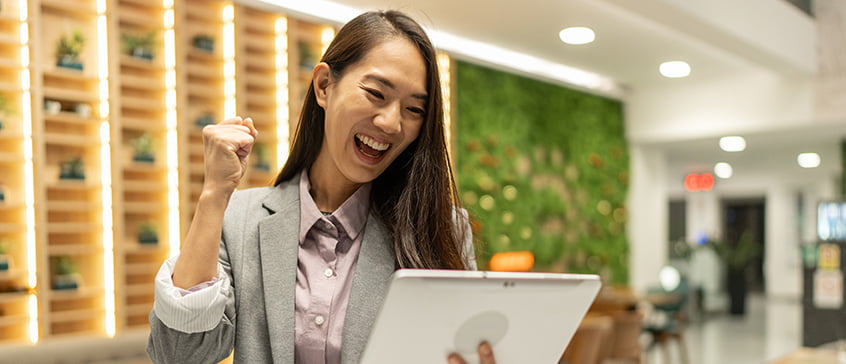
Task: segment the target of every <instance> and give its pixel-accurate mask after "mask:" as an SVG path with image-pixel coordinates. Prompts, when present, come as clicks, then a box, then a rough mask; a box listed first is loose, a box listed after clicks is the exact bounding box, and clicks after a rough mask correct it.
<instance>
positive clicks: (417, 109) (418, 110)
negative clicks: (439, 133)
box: [408, 107, 426, 115]
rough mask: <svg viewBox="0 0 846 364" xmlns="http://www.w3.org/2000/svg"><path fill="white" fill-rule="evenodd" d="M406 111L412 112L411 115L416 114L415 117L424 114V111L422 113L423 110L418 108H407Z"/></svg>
mask: <svg viewBox="0 0 846 364" xmlns="http://www.w3.org/2000/svg"><path fill="white" fill-rule="evenodd" d="M408 111H411V112H413V113H415V114H417V115H423V114H425V113H426V111H424V110H423V109H421V108H419V107H409V108H408Z"/></svg>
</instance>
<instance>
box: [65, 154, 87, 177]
mask: <svg viewBox="0 0 846 364" xmlns="http://www.w3.org/2000/svg"><path fill="white" fill-rule="evenodd" d="M59 178H60V179H76V180H84V179H85V164H84V163H83V162H82V158H80V157H73V158H71V159H68V160H66V161H64V162H62V165H61V169H60V171H59Z"/></svg>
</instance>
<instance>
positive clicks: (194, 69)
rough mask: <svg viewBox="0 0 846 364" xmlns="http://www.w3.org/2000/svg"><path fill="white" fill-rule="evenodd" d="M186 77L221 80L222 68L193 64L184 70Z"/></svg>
mask: <svg viewBox="0 0 846 364" xmlns="http://www.w3.org/2000/svg"><path fill="white" fill-rule="evenodd" d="M186 74H187V75H188V77H196V78H202V79H206V80H215V81H220V80H223V68H222V67H217V66H214V65H207V64H202V63H201V64H195V65H191V67H188V69H187V70H186Z"/></svg>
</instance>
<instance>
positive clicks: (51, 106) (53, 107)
mask: <svg viewBox="0 0 846 364" xmlns="http://www.w3.org/2000/svg"><path fill="white" fill-rule="evenodd" d="M44 110H45V111H46V112H47V113H48V114H50V115H56V114H58V113H60V112H61V111H62V103H61V102H58V101H56V100H44Z"/></svg>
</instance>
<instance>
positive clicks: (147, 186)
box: [122, 180, 167, 192]
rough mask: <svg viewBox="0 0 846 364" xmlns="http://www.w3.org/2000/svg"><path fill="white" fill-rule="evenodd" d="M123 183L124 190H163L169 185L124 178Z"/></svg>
mask: <svg viewBox="0 0 846 364" xmlns="http://www.w3.org/2000/svg"><path fill="white" fill-rule="evenodd" d="M122 184H123V191H124V192H161V191H165V190H167V185H165V184H160V183H150V182H149V181H130V180H124V181H123V182H122Z"/></svg>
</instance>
